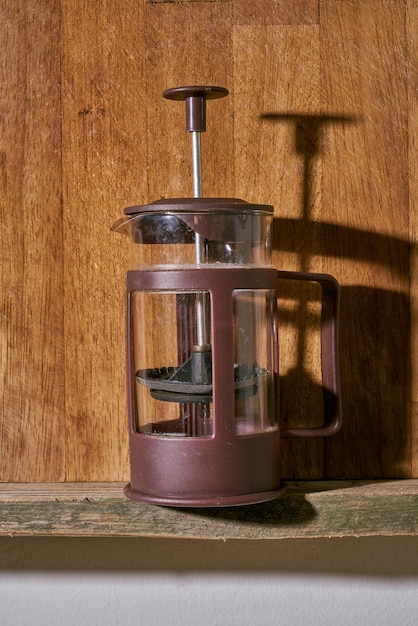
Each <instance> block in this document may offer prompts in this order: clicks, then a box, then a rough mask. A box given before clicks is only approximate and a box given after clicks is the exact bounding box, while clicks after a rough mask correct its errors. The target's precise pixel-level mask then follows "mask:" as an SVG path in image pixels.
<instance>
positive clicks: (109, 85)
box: [62, 0, 147, 480]
mask: <svg viewBox="0 0 418 626" xmlns="http://www.w3.org/2000/svg"><path fill="white" fill-rule="evenodd" d="M129 6H130V9H129V12H128V15H127V14H126V12H125V11H124V10H123V9H122V7H121V5H115V4H114V3H113V2H104V3H99V2H93V3H92V2H81V3H78V4H77V6H75V5H74V3H72V2H67V1H65V0H64V1H63V3H62V28H63V61H62V62H63V70H62V71H63V104H62V106H63V137H64V141H63V165H64V170H63V172H64V176H63V190H64V219H65V223H64V227H65V230H64V245H65V255H66V289H65V298H66V311H65V344H66V362H65V374H66V423H67V479H68V480H94V479H97V478H99V477H104V476H106V477H107V479H108V480H116V479H118V478H119V479H120V478H123V477H124V476H126V473H127V441H126V401H125V384H124V380H125V373H124V370H125V349H124V309H123V307H124V276H125V269H126V265H127V260H128V254H127V252H128V242H127V240H125V239H124V238H122V237H121V236H120V235H117V234H114V233H111V232H110V228H111V226H112V224H113V222H115V221H116V219H117V218H119V217H120V215H121V214H122V211H123V207H124V206H129V205H132V204H138V201H140V200H141V199H142V198H143V197H144V195H145V194H146V185H147V182H146V125H145V119H146V105H145V100H146V96H145V94H146V92H145V89H144V87H145V83H144V78H143V76H144V65H143V63H144V43H143V42H144V33H143V7H142V4H141V3H135V5H129Z"/></svg>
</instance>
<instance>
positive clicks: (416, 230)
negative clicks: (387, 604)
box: [406, 0, 418, 476]
mask: <svg viewBox="0 0 418 626" xmlns="http://www.w3.org/2000/svg"><path fill="white" fill-rule="evenodd" d="M407 7H408V13H407V23H406V28H407V30H406V32H407V41H408V59H409V66H408V115H409V154H408V156H409V170H408V175H409V240H410V246H411V262H410V272H411V275H410V298H411V302H410V305H411V400H412V476H418V168H417V167H416V165H415V164H416V163H417V160H418V93H417V87H418V67H417V63H416V59H417V58H418V40H417V37H416V33H417V32H418V1H417V0H409V1H408V4H407ZM414 60H415V62H414Z"/></svg>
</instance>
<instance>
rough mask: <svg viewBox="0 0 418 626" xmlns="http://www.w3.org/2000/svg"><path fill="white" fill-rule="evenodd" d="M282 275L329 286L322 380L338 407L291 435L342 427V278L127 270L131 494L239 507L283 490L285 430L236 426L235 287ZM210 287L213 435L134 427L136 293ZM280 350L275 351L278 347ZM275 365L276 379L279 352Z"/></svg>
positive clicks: (173, 502)
mask: <svg viewBox="0 0 418 626" xmlns="http://www.w3.org/2000/svg"><path fill="white" fill-rule="evenodd" d="M278 280H308V281H315V282H318V283H319V284H320V285H321V287H322V290H323V306H322V323H321V335H322V341H323V342H325V345H323V348H322V361H323V376H324V386H325V385H326V386H327V388H329V390H330V391H331V394H327V396H328V395H331V397H332V398H333V402H332V406H331V407H329V406H328V405H327V408H326V410H325V418H324V425H323V426H322V427H320V428H319V429H300V430H289V431H286V432H285V433H284V435H285V436H288V437H318V436H319V437H324V436H329V435H331V434H334V433H335V432H337V431H338V429H339V428H340V426H341V405H340V388H339V372H338V301H339V298H338V294H339V288H338V283H337V281H336V280H335V279H334V278H332V277H331V276H328V275H324V274H302V273H299V272H278V271H277V270H275V269H270V268H259V269H258V268H257V269H253V268H248V269H247V268H224V269H219V268H216V269H212V268H207V269H206V268H205V269H190V270H189V269H186V270H169V271H158V272H155V271H136V270H131V271H129V272H128V273H127V389H128V407H129V439H130V465H131V482H130V483H129V484H128V485H127V486H126V488H125V494H126V495H127V496H128V497H129V498H131V499H134V500H139V501H143V502H150V503H153V504H160V505H169V506H187V507H213V506H236V505H242V504H252V503H258V502H264V501H267V500H272V499H275V498H278V497H280V496H281V495H283V493H284V492H285V488H284V486H283V485H282V483H281V481H280V432H279V428H278V427H277V428H274V429H272V430H271V431H268V432H264V433H260V434H255V435H247V436H238V435H237V434H236V429H235V421H234V420H235V415H234V414H235V406H234V403H235V394H234V379H233V365H234V355H233V340H232V337H233V314H232V292H233V291H234V290H236V289H272V290H275V291H277V286H278ZM151 290H168V291H177V290H179V291H180V290H186V291H190V290H192V291H193V290H206V291H210V293H211V305H212V319H213V320H216V326H215V328H214V329H213V339H212V352H213V415H214V435H213V436H211V437H184V438H177V437H166V436H160V435H146V434H142V433H138V432H137V429H136V407H135V384H136V383H135V373H134V361H133V345H134V338H133V330H132V319H131V295H132V293H133V292H135V291H151ZM276 352H277V351H276ZM274 369H275V374H276V379H277V380H278V354H276V358H275V363H274Z"/></svg>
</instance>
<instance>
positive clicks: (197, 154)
mask: <svg viewBox="0 0 418 626" xmlns="http://www.w3.org/2000/svg"><path fill="white" fill-rule="evenodd" d="M227 95H228V90H227V89H225V88H224V87H209V86H193V87H174V88H173V89H167V90H166V91H164V93H163V96H164V98H168V99H169V100H184V102H185V105H186V130H187V132H189V133H191V134H192V162H193V193H194V197H195V198H201V197H202V195H203V194H202V158H201V149H200V133H202V132H205V130H206V100H207V99H215V98H223V97H225V96H227ZM195 258H196V264H197V265H201V264H202V263H206V262H207V257H206V252H205V240H204V238H203V237H202V236H201V235H200V234H199V233H198V232H195ZM196 329H197V346H198V348H200V350H199V352H200V351H201V350H202V349H203V350H205V349H206V350H210V324H209V302H208V298H207V294H206V293H200V294H197V297H196Z"/></svg>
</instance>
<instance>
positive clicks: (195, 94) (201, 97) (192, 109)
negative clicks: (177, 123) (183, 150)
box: [163, 86, 229, 133]
mask: <svg viewBox="0 0 418 626" xmlns="http://www.w3.org/2000/svg"><path fill="white" fill-rule="evenodd" d="M228 93H229V92H228V89H225V87H203V86H194V87H173V88H172V89H166V90H165V91H164V92H163V97H164V98H167V100H184V101H185V104H186V130H187V132H189V133H191V132H197V133H204V132H205V130H206V100H215V99H216V98H224V97H225V96H227V95H228Z"/></svg>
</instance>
